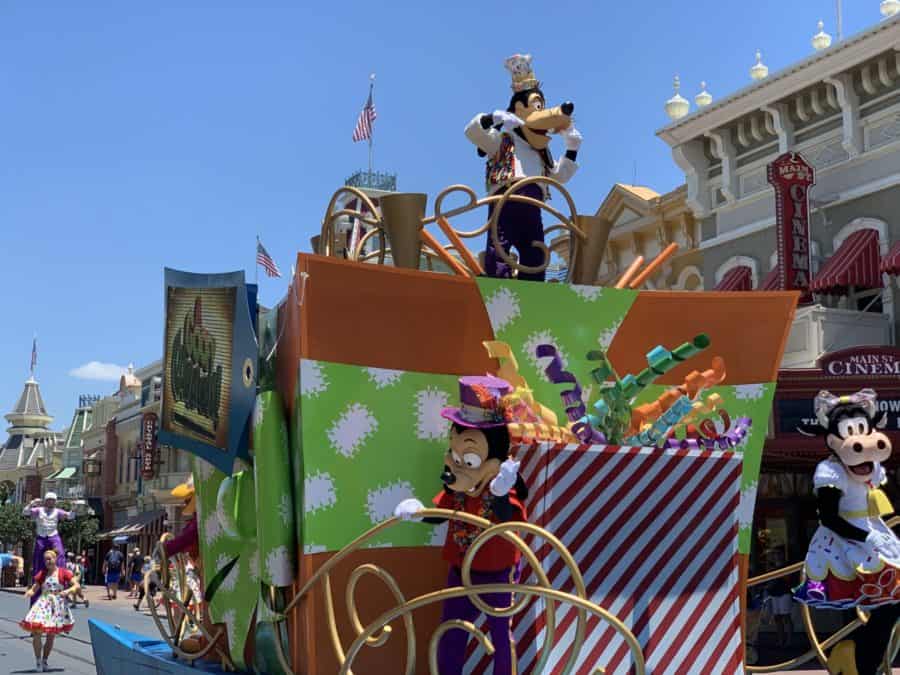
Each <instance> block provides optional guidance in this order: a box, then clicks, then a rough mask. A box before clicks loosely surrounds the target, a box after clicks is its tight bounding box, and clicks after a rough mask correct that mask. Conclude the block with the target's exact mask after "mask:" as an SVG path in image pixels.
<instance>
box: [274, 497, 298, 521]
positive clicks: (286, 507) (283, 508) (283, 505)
mask: <svg viewBox="0 0 900 675" xmlns="http://www.w3.org/2000/svg"><path fill="white" fill-rule="evenodd" d="M277 509H278V515H279V516H281V523H282V524H283V525H284V526H285V527H288V526H289V525H290V524H291V519H292V518H293V515H294V510H293V509H292V508H291V498H290V497H288V496H287V495H286V494H282V495H281V501H279V502H278V507H277Z"/></svg>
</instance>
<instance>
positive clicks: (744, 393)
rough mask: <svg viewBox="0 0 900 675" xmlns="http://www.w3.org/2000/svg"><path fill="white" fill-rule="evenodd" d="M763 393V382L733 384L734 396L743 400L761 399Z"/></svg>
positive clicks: (764, 386)
mask: <svg viewBox="0 0 900 675" xmlns="http://www.w3.org/2000/svg"><path fill="white" fill-rule="evenodd" d="M765 393H766V385H764V384H736V385H735V386H734V397H735V398H738V399H743V400H745V401H755V400H758V399H761V398H762V397H763V395H764V394H765Z"/></svg>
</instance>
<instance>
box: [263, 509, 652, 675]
mask: <svg viewBox="0 0 900 675" xmlns="http://www.w3.org/2000/svg"><path fill="white" fill-rule="evenodd" d="M418 516H419V517H424V518H442V519H447V520H456V521H460V522H463V523H467V524H469V525H475V526H477V527H480V528H482V532H481V533H480V534H479V535H478V537H476V539H475V540H474V541H473V542H472V545H471V546H470V547H469V550H468V551H467V553H466V556H465V558H464V559H463V563H462V567H461V577H462V586H457V587H453V588H444V589H442V590H439V591H434V592H432V593H426V594H425V595H420V596H418V597H415V598H411V599H406V598H405V597H404V595H403V592H402V591H401V590H400V586H399V584H398V583H397V581H396V579H395V578H394V577H393V576H392V575H391V574H390V573H389V572H387V571H386V570H385V569H383V568H381V567H378V566H377V565H374V564H371V563H364V564H362V565H359V566H358V567H356V569H354V570H353V572H352V573H351V574H350V577H349V581H348V583H347V586H346V588H345V589H344V600H345V603H346V607H347V614H348V615H349V617H350V623H351V625H352V627H353V631H354V632H355V634H356V635H355V637H353V639H352V641H351V642H350V645H349V646H348V647H346V648H345V646H344V645H345V642H344V641H343V640H342V639H341V636H340V635H339V634H338V629H337V622H336V620H335V605H334V595H333V590H332V585H331V573H332V571H333V570H334V569H335V568H336V567H337V566H338V565H339V564H340V563H341V562H342V561H344V560H345V559H346V558H347V557H348V556H349V555H350V554H351V553H352V552H354V551H356V550H358V549H359V548H360V547H362V546H363V545H364V544H365V543H366V542H368V541H369V540H371V539H372V538H373V537H375V536H378V535H380V534H382V533H383V532H384V531H385V530H387V529H389V528H391V527H394V526H395V525H397V524H398V523H401V522H403V521H401V520H399V519H398V518H391V519H389V520H386V521H384V522H382V523H379V524H378V525H376V526H375V527H373V528H372V529H370V530H369V531H367V532H365V533H364V534H362V535H360V536H359V537H357V538H356V539H355V540H353V541H352V542H350V543H349V544H347V546H345V547H344V548H342V549H341V550H340V551H338V552H337V553H336V554H335V555H334V556H333V557H332V558H330V559H329V560H328V562H326V563H325V564H324V565H323V566H322V567H320V568H319V569H318V570H317V571H316V572H315V574H313V575H312V576H311V577H310V578H309V580H307V581H306V583H304V584H303V587H302V588H301V589H300V590H299V591H298V592H297V594H296V595H295V596H294V597H293V598H292V599H291V600H290V602H288V603H287V604H286V605H285V607H284V609H283V610H281V611H280V612H278V613H277V614H276V616H275V622H276V624H279V623H281V622H284V621H286V620H287V615H288V614H289V613H290V612H291V611H292V610H293V609H295V608H296V607H297V606H298V605H299V604H300V603H301V602H303V601H305V600H306V599H308V598H309V597H310V594H311V592H312V590H313V589H314V588H315V587H316V586H317V585H318V584H321V586H322V590H323V593H324V599H325V613H326V619H327V625H328V632H329V636H330V640H331V645H332V648H333V649H334V653H335V656H336V657H337V661H338V663H339V664H340V671H339V672H340V674H341V675H352V670H351V668H352V666H353V662H354V661H355V659H356V657H357V656H358V655H359V653H360V652H361V651H362V649H363V648H364V647H372V648H375V647H380V646H382V645H384V644H385V643H386V642H387V641H388V640H389V639H390V637H391V634H392V631H393V629H392V627H391V626H390V625H389V624H391V623H392V622H395V621H397V620H398V619H399V620H401V621H402V623H403V628H404V631H405V633H406V659H405V667H404V669H403V671H402V672H405V673H406V674H407V675H411V674H412V673H414V672H415V667H416V653H417V643H416V636H415V624H414V622H413V612H414V611H415V610H417V609H420V608H422V607H425V606H428V605H433V604H435V603H442V602H444V601H445V600H448V599H450V598H458V597H466V598H468V599H469V600H470V602H472V603H473V604H474V605H475V606H476V607H478V608H479V609H480V610H481V611H482V612H483V613H485V614H487V615H491V616H503V617H511V616H513V615H515V614H518V613H519V612H521V611H522V610H523V609H525V607H527V606H528V605H529V604H530V601H531V599H532V598H535V597H537V598H542V599H543V600H544V603H545V608H544V616H545V621H546V626H545V631H544V642H543V644H542V645H541V646H540V649H539V651H538V656H537V660H536V663H535V666H534V668H533V669H532V670H531V672H532V673H535V675H538V674H539V673H542V672H543V670H544V668H545V666H546V664H547V660H548V659H549V657H550V651H551V648H552V646H553V642H554V638H555V636H556V607H557V603H558V604H560V605H565V604H568V605H571V606H573V607H575V608H576V609H577V622H576V630H575V639H574V641H573V644H572V646H571V648H570V649H569V650H568V651H569V656H568V658H567V661H566V663H565V666H564V668H563V670H562V672H563V673H564V674H568V673H570V672H571V671H572V669H573V668H574V666H575V663H576V661H577V659H578V656H579V654H580V651H581V647H582V645H583V643H584V639H585V632H586V628H587V619H588V615H592V616H594V617H596V618H597V619H599V620H601V621H604V622H606V623H608V624H610V625H611V626H612V627H613V629H614V630H615V631H616V632H618V633H619V634H620V635H621V636H622V637H623V639H624V640H625V643H626V644H627V645H628V648H629V650H630V652H631V658H632V661H633V663H634V671H633V672H634V673H635V675H644V672H645V671H644V656H643V653H642V652H641V648H640V645H639V644H638V641H637V639H636V638H635V637H634V635H633V634H632V633H631V631H630V630H629V629H628V627H627V626H626V625H625V624H624V623H622V622H621V621H620V620H619V619H618V618H617V617H615V616H613V615H612V614H611V613H609V612H608V611H606V610H605V609H603V608H602V607H600V606H599V605H597V604H595V603H593V602H591V601H590V600H589V599H588V597H587V589H586V587H585V583H584V578H583V577H582V574H581V571H580V570H579V569H578V565H577V564H576V562H575V559H574V558H573V557H572V554H571V553H570V552H569V550H568V549H567V548H566V547H565V545H564V544H563V543H562V542H561V541H560V540H559V539H557V538H556V537H555V536H553V535H552V534H551V533H549V532H547V531H546V530H544V529H542V528H540V527H538V526H537V525H534V524H531V523H524V522H517V521H516V522H506V523H499V524H492V523H491V522H490V521H488V520H486V519H484V518H479V517H478V516H473V515H470V514H467V513H462V512H459V511H449V510H446V509H432V508H429V509H424V510H423V511H420V512H419V514H418ZM520 533H521V534H524V535H530V536H533V537H537V538H540V539H542V540H544V541H545V542H546V543H547V544H549V546H550V547H551V548H553V549H554V550H555V551H556V552H557V553H558V554H559V557H560V559H561V560H562V561H563V562H564V563H565V565H566V567H567V569H568V571H569V574H570V575H571V579H572V582H573V584H574V586H575V593H574V594H572V593H566V592H563V591H559V590H556V589H554V588H551V586H550V581H549V579H548V578H547V575H546V573H545V572H544V570H543V568H542V567H541V564H540V562H539V561H538V559H537V556H536V555H535V553H534V551H533V550H532V549H531V548H530V547H529V546H528V545H527V544H526V543H525V542H524V541H523V540H522V538H521V537H520V536H519V534H520ZM494 537H501V538H503V539H504V540H506V541H508V542H509V543H511V544H512V545H514V546H515V547H516V548H517V549H518V550H519V551H521V553H522V556H523V557H524V558H525V561H526V562H527V563H528V564H529V565H530V567H531V570H532V571H533V573H534V575H535V576H536V577H537V583H536V584H532V583H526V581H527V582H530V579H529V580H525V581H523V582H522V583H515V584H512V583H510V584H483V585H476V584H472V579H471V566H472V561H473V559H474V557H475V555H476V554H477V552H478V551H479V550H480V549H481V547H482V546H484V545H485V544H486V543H487V542H488V541H489V540H491V539H492V538H494ZM367 575H372V576H374V577H376V578H378V579H380V580H381V581H382V582H383V583H384V584H385V586H386V587H387V588H388V590H390V592H391V594H392V595H393V596H394V600H395V602H396V605H395V606H394V607H393V608H391V609H388V610H387V611H385V612H384V613H382V614H381V616H379V617H377V618H376V619H374V620H373V621H372V622H370V623H369V624H368V625H366V626H363V624H362V622H361V621H360V619H359V610H358V608H357V604H356V587H357V584H358V582H359V580H360V579H362V578H363V577H364V576H367ZM488 593H511V594H513V595H514V596H515V597H516V598H517V600H515V601H514V602H513V604H512V605H510V606H509V607H490V606H488V605H487V604H485V602H484V601H483V600H482V599H481V597H479V596H481V595H485V594H488ZM278 628H279V626H276V630H275V631H274V633H275V644H276V651H279V652H281V653H280V654H278V659H279V662H280V664H281V665H282V668H285V670H286V672H290V669H289V667H288V666H287V663H288V658H287V656H286V654H285V644H284V642H283V640H282V637H281V630H279V629H278ZM452 629H461V630H465V631H467V632H468V633H469V634H471V635H472V636H474V637H475V638H476V639H477V640H478V642H480V643H481V645H482V647H484V649H485V651H486V652H487V654H488V655H491V654H493V652H494V646H493V644H492V643H491V641H490V638H489V637H488V636H487V635H485V634H484V633H483V632H482V631H480V630H479V629H478V628H477V627H476V626H475V625H474V624H472V623H470V622H466V621H448V622H444V623H442V624H441V625H440V626H438V628H437V629H436V630H435V632H434V633H433V634H432V636H431V638H430V640H429V643H428V664H429V670H430V672H431V673H432V675H438V670H437V644H438V641H439V640H440V638H441V636H442V635H443V634H444V633H445V632H447V631H448V630H452ZM397 672H401V671H400V669H399V668H398V669H397ZM592 672H593V673H594V675H602V673H603V672H604V670H603V668H600V667H595V668H594V670H593V671H592Z"/></svg>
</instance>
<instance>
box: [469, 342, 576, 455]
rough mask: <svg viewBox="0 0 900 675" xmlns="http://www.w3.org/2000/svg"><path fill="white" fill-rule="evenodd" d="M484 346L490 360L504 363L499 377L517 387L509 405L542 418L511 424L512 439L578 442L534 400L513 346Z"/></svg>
mask: <svg viewBox="0 0 900 675" xmlns="http://www.w3.org/2000/svg"><path fill="white" fill-rule="evenodd" d="M482 344H483V345H484V348H485V349H486V350H487V353H488V356H490V357H491V358H493V359H497V360H498V361H499V362H500V367H499V368H498V369H497V377H499V378H502V379H504V380H506V381H507V382H509V383H510V384H511V385H512V386H513V391H512V393H511V394H508V395H507V396H506V397H505V399H506V401H507V402H508V403H510V404H512V405H516V404H520V405H522V406H524V407H525V408H527V409H528V410H530V411H531V412H533V413H534V414H535V416H536V417H537V418H538V420H537V421H534V422H524V421H517V422H513V423H510V424H508V425H507V426H508V427H509V432H510V435H511V436H512V437H513V438H516V439H521V440H522V441H526V440H534V441H541V440H548V441H553V442H555V443H560V442H565V443H575V442H577V441H576V439H575V435H574V434H572V432H571V431H570V430H569V429H568V428H567V427H563V426H560V424H559V419H558V418H557V416H556V413H555V412H553V410H551V409H550V408H548V407H547V406H545V405H542V404H541V403H539V402H538V401H536V400H535V399H534V392H533V391H532V389H531V388H530V387H529V386H528V382H526V381H525V378H524V377H522V375H521V374H520V373H519V362H518V361H517V360H516V356H515V354H514V353H513V350H512V348H511V347H510V346H509V344H507V343H506V342H501V341H499V340H485V341H484V342H482Z"/></svg>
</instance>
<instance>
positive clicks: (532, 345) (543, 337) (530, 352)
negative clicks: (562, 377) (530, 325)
mask: <svg viewBox="0 0 900 675" xmlns="http://www.w3.org/2000/svg"><path fill="white" fill-rule="evenodd" d="M538 345H553V346H554V347H556V353H557V355H558V356H559V358H560V360H561V361H562V364H563V368H565V367H566V366H567V365H568V359H567V358H566V353H565V351H563V350H562V349H561V348H560V346H559V343H558V342H557V340H556V338H555V337H553V333H551V332H550V331H549V330H542V331H538V332H536V333H532V334H531V335H529V336H528V339H527V340H526V341H525V345H524V349H525V354H526V355H527V356H528V360H529V361H530V362H531V365H532V366H534V368H535V370H537V371H538V372H539V373H540V374H541V377H542V378H543V379H544V380H546V381H547V382H549V381H550V378H549V377H547V375H546V374H545V373H544V368H546V367H547V364H549V363H550V357H548V356H544V357H541V358H538V355H537V348H538Z"/></svg>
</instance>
